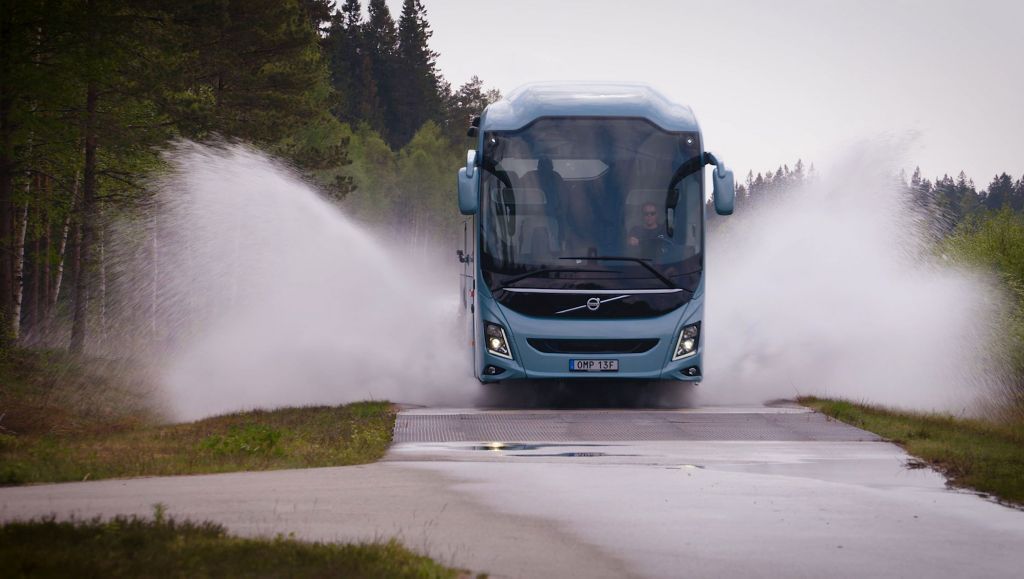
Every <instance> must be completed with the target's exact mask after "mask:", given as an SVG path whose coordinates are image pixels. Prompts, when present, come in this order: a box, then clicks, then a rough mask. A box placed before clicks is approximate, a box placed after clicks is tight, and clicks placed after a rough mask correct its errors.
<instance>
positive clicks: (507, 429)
mask: <svg viewBox="0 0 1024 579" xmlns="http://www.w3.org/2000/svg"><path fill="white" fill-rule="evenodd" d="M616 440H624V441H628V440H720V441H730V440H735V441H783V442H785V441H823V442H842V441H876V440H880V439H879V438H878V437H877V436H876V435H874V434H872V433H870V432H866V431H864V430H861V429H859V428H855V427H853V426H850V425H848V424H844V423H842V422H837V421H835V420H832V419H830V418H828V417H826V416H824V415H823V414H818V413H812V412H800V413H756V412H755V413H709V414H701V413H698V412H676V411H638V410H614V411H611V410H609V411H592V410H576V411H559V412H551V411H547V412H530V411H524V412H508V411H501V412H479V411H473V412H467V413H464V414H460V413H457V412H454V413H453V412H447V413H438V414H429V413H424V412H417V413H401V414H399V415H398V420H397V421H396V423H395V442H399V443H401V442H479V441H517V442H542V441H543V442H567V441H572V442H608V441H616Z"/></svg>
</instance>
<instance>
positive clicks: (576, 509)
mask: <svg viewBox="0 0 1024 579" xmlns="http://www.w3.org/2000/svg"><path fill="white" fill-rule="evenodd" d="M395 441H396V443H395V445H394V447H393V448H392V450H391V452H390V453H389V454H388V456H387V458H386V459H385V461H383V462H381V463H378V464H373V465H365V466H358V467H341V468H324V469H310V470H295V471H277V472H266V473H236V474H226V475H208V476H188V477H168V478H149V479H132V480H118V481H97V482H87V483H72V484H61V485H40V486H34V487H23V488H6V489H0V519H4V520H9V519H13V518H26V517H32V516H39V515H44V514H50V513H54V514H57V515H58V516H69V515H75V516H93V515H99V514H102V515H114V514H119V513H136V514H150V513H151V512H152V505H153V504H154V503H157V502H160V503H164V504H165V505H167V507H168V512H169V513H170V514H172V515H175V516H179V517H190V518H195V519H211V520H215V521H219V522H222V523H224V524H225V525H227V526H228V527H229V528H230V529H232V530H233V531H235V532H237V533H241V534H248V535H273V534H276V533H295V535H296V536H298V537H301V538H305V539H319V540H342V541H352V540H371V539H384V538H388V537H398V538H399V539H400V540H402V541H403V542H404V543H405V544H407V545H408V546H410V547H412V548H414V549H416V550H419V551H421V552H424V553H427V554H429V555H432V556H434V557H435V558H438V559H439V560H441V561H443V562H446V563H449V564H452V565H455V566H459V567H464V568H469V569H472V570H474V571H484V572H489V573H491V574H494V575H498V576H513V577H547V576H551V577H555V576H560V577H565V576H579V577H603V576H604V577H621V576H659V577H664V576H726V577H731V576H761V577H767V576H773V577H774V576H849V577H864V576H881V577H911V576H913V577H919V576H933V577H964V576H970V577H1015V576H1019V573H1020V570H1021V569H1022V568H1024V550H1022V549H1021V546H1022V545H1024V512H1022V511H1019V510H1015V509H1010V508H1007V507H1003V506H1000V505H997V504H995V503H993V502H991V501H988V500H986V499H984V498H981V497H978V496H976V495H974V494H971V493H966V492H962V491H954V490H950V489H947V488H946V486H945V481H944V479H943V478H942V477H941V476H940V475H938V474H937V473H935V472H933V471H931V470H929V469H920V468H909V467H908V463H907V461H908V458H909V457H908V456H907V455H906V454H905V453H903V452H902V451H901V450H900V449H899V448H897V447H895V446H893V445H891V444H889V443H886V442H882V441H879V440H878V439H877V437H875V436H874V435H872V434H870V433H867V432H864V431H861V430H858V429H856V428H853V427H850V426H847V425H844V424H841V423H837V422H835V421H831V420H828V419H827V418H825V417H824V416H822V415H820V414H815V413H812V412H809V411H806V410H804V409H802V408H798V407H794V406H790V405H778V406H757V407H729V408H694V409H683V410H641V409H631V410H613V409H587V410H476V409H428V408H417V409H409V410H406V411H404V412H403V413H401V414H400V415H399V418H398V421H397V424H396V430H395Z"/></svg>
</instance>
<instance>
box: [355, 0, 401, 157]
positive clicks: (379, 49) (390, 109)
mask: <svg viewBox="0 0 1024 579" xmlns="http://www.w3.org/2000/svg"><path fill="white" fill-rule="evenodd" d="M367 11H368V12H369V19H368V20H367V22H366V23H365V24H364V25H363V26H362V27H361V31H362V44H363V47H364V48H365V50H366V53H367V55H368V57H369V61H370V62H369V64H370V71H371V72H372V74H373V79H374V81H375V82H376V85H377V91H378V92H377V98H378V102H379V104H380V107H381V108H382V115H381V119H382V124H381V125H374V124H372V123H371V127H373V129H374V130H376V131H378V132H380V133H381V134H382V135H383V136H384V140H385V141H387V142H388V143H389V144H390V145H391V146H392V147H394V148H397V147H395V143H396V142H397V140H396V134H395V133H396V131H395V128H396V127H397V125H398V124H399V121H398V119H397V116H396V115H397V114H398V112H397V109H396V106H395V95H396V93H397V90H398V86H397V81H398V77H397V71H398V32H397V30H396V29H395V21H394V20H393V19H392V18H391V11H390V10H388V5H387V3H385V1H384V0H370V2H369V4H368V6H367ZM367 120H369V119H367Z"/></svg>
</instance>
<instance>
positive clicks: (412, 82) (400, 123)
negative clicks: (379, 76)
mask: <svg viewBox="0 0 1024 579" xmlns="http://www.w3.org/2000/svg"><path fill="white" fill-rule="evenodd" d="M432 34H433V32H431V30H430V25H429V24H428V23H427V13H426V9H425V8H424V7H423V4H422V2H421V1H420V0H405V1H404V2H403V4H402V16H401V18H400V19H399V21H398V67H397V73H398V82H397V83H396V86H395V89H396V90H397V93H396V94H395V95H394V96H395V99H394V103H395V107H396V109H395V113H396V115H395V124H394V125H393V127H392V130H393V141H394V144H395V145H396V146H398V147H402V146H404V145H405V144H406V143H407V142H409V140H410V139H412V136H413V134H415V133H416V132H417V131H418V130H419V128H420V127H421V126H422V125H423V123H425V122H426V121H428V120H433V121H435V122H440V121H441V119H442V117H443V114H444V111H443V105H444V99H443V97H442V92H441V80H440V77H439V75H438V72H437V53H436V52H434V51H432V50H430V47H429V46H428V41H429V40H430V37H431V35H432Z"/></svg>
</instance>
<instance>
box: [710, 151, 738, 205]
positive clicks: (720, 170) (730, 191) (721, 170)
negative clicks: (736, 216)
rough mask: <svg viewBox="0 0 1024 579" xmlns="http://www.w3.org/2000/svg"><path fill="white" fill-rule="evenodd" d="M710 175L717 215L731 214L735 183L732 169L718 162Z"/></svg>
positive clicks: (734, 197) (733, 203) (734, 202)
mask: <svg viewBox="0 0 1024 579" xmlns="http://www.w3.org/2000/svg"><path fill="white" fill-rule="evenodd" d="M711 176H712V177H711V178H712V181H713V183H714V193H713V195H714V198H715V212H716V213H718V214H719V215H732V210H733V206H734V205H735V204H736V184H735V181H734V179H733V176H732V171H730V170H729V169H726V168H725V165H724V164H722V163H719V165H718V166H717V167H715V170H714V171H712V173H711Z"/></svg>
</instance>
